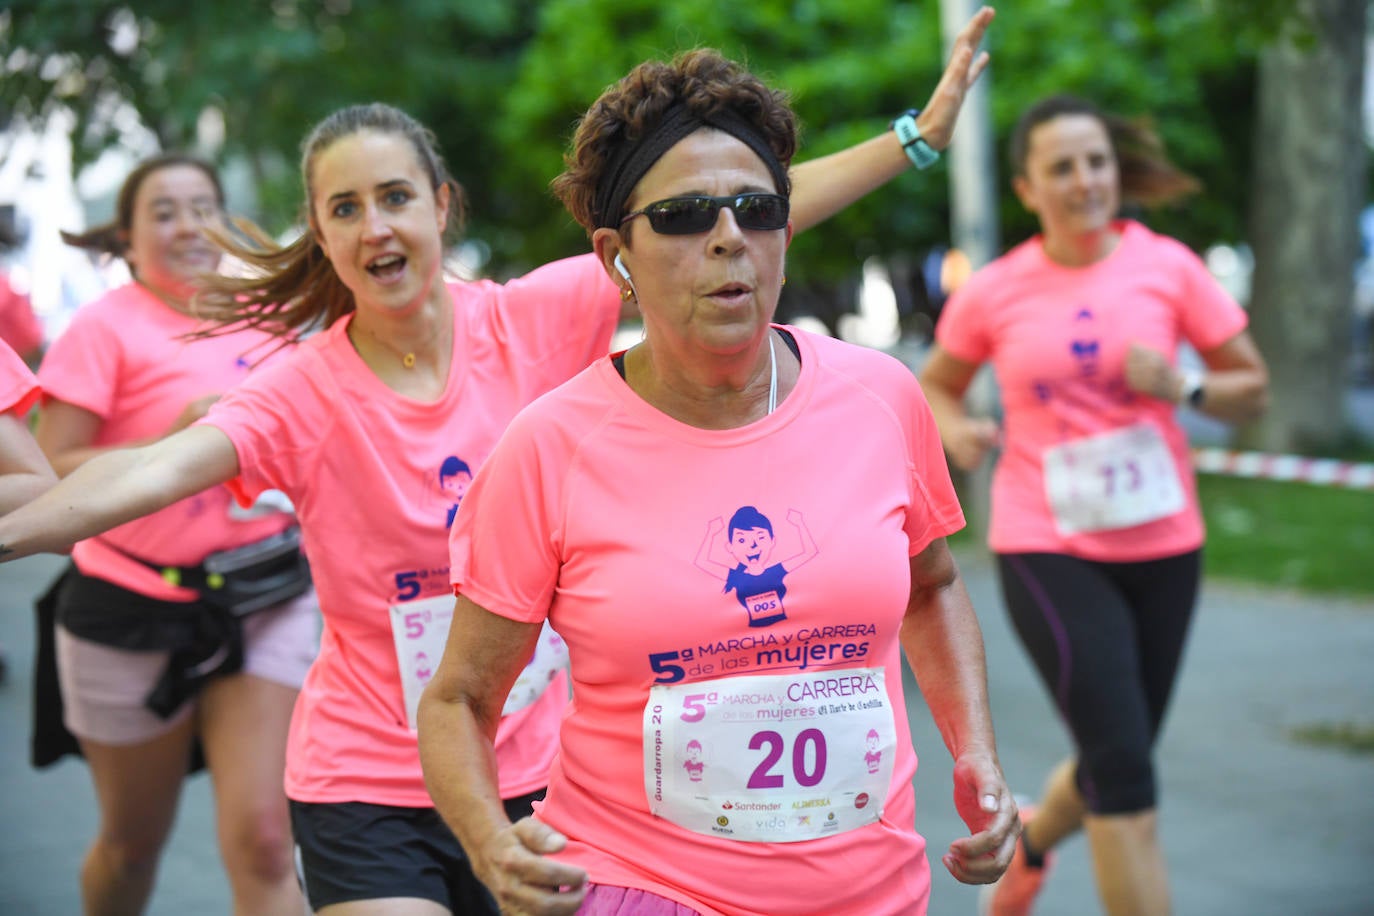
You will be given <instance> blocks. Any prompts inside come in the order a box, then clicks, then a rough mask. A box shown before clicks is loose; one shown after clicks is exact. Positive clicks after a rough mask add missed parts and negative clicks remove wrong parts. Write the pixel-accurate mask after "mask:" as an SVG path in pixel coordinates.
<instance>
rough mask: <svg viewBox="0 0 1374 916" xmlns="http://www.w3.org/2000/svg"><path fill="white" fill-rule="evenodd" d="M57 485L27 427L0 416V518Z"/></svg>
mask: <svg viewBox="0 0 1374 916" xmlns="http://www.w3.org/2000/svg"><path fill="white" fill-rule="evenodd" d="M56 482H57V475H56V474H54V473H53V469H52V468H51V467H50V466H49V465H48V460H47V459H46V458H45V457H44V456H43V450H42V449H40V448H39V447H38V443H37V442H35V441H34V440H33V436H31V435H29V428H28V425H27V424H26V423H25V422H24V420H23V419H21V418H20V417H16V416H14V415H13V414H8V413H7V414H0V515H2V514H4V513H6V512H9V511H10V510H11V509H17V508H18V507H20V506H22V505H24V503H26V502H29V501H30V500H32V499H34V498H35V497H37V496H38V495H39V494H40V493H42V492H43V491H44V490H46V489H48V487H51V486H52V485H53V484H54V483H56Z"/></svg>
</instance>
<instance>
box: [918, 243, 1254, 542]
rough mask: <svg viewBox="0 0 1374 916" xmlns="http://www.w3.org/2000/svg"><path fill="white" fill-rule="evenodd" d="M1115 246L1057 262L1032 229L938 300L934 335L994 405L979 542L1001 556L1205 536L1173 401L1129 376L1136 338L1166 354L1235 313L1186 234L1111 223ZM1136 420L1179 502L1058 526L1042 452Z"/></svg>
mask: <svg viewBox="0 0 1374 916" xmlns="http://www.w3.org/2000/svg"><path fill="white" fill-rule="evenodd" d="M1117 228H1118V230H1119V231H1120V233H1121V238H1120V241H1119V243H1118V244H1117V246H1116V249H1115V250H1114V251H1113V252H1112V253H1111V254H1110V255H1108V256H1107V257H1106V258H1103V259H1102V260H1101V261H1098V262H1097V263H1095V264H1092V265H1090V266H1088V267H1082V268H1069V267H1063V266H1060V265H1058V264H1056V263H1054V262H1053V261H1051V260H1050V259H1049V258H1048V257H1046V255H1045V253H1044V249H1043V247H1042V244H1041V240H1040V237H1039V236H1036V237H1035V238H1032V239H1030V240H1029V241H1027V242H1024V243H1022V244H1021V245H1018V246H1017V247H1015V248H1013V249H1012V250H1011V251H1009V252H1008V253H1007V254H1005V255H1004V256H1002V257H1001V258H999V259H997V260H996V261H994V262H992V263H991V264H989V265H988V266H987V267H985V268H983V269H982V270H980V271H978V272H977V273H975V274H974V275H973V276H972V277H971V278H970V279H969V281H968V283H967V284H966V285H965V286H964V287H963V288H962V289H960V290H959V291H958V292H957V293H956V294H955V295H954V296H953V297H951V298H950V300H949V303H948V304H947V305H946V306H945V309H944V312H943V313H942V314H941V316H940V321H939V323H938V325H937V326H936V329H935V338H936V340H937V341H938V342H939V344H940V345H941V346H942V347H944V349H945V350H946V351H948V352H949V353H950V355H952V356H954V357H956V358H958V359H961V360H964V361H966V362H969V363H974V364H978V363H983V362H986V361H991V362H992V365H993V368H994V369H995V371H996V375H997V382H998V387H999V389H1000V392H1001V397H1002V404H1003V410H1004V415H1005V420H1004V425H1005V430H1004V444H1003V449H1002V454H1001V458H1000V459H999V460H998V463H997V469H996V472H995V474H994V477H993V483H992V517H991V523H990V525H989V535H988V543H989V546H990V547H991V548H992V550H994V551H996V552H998V553H1021V552H1053V553H1067V554H1072V555H1075V556H1080V557H1083V558H1085V559H1090V560H1098V561H1105V562H1134V561H1140V560H1149V559H1157V558H1159V557H1165V556H1171V555H1174V554H1179V553H1184V552H1186V551H1189V550H1194V549H1196V548H1197V547H1199V546H1200V545H1201V544H1202V537H1203V530H1202V517H1201V513H1200V511H1199V509H1198V503H1197V486H1196V481H1195V479H1194V476H1193V470H1192V460H1191V458H1190V456H1189V452H1188V441H1187V437H1186V435H1185V433H1184V431H1183V429H1182V427H1181V426H1180V425H1179V423H1178V421H1177V419H1176V417H1175V408H1174V405H1173V404H1171V403H1169V402H1167V401H1162V400H1160V399H1158V398H1153V397H1150V396H1148V395H1142V394H1136V393H1134V392H1132V391H1131V390H1130V389H1129V388H1128V387H1127V386H1126V380H1125V376H1124V366H1125V359H1126V352H1127V350H1128V349H1129V347H1130V345H1131V344H1132V343H1139V344H1142V345H1144V346H1147V347H1150V348H1152V349H1154V350H1157V351H1159V352H1160V353H1163V354H1166V355H1167V356H1168V357H1169V359H1170V360H1171V361H1172V360H1173V359H1174V358H1175V355H1176V353H1177V351H1178V347H1179V343H1180V342H1181V341H1184V340H1186V341H1188V342H1189V343H1190V344H1192V346H1193V347H1195V348H1196V349H1198V350H1200V351H1206V350H1211V349H1213V348H1215V347H1218V346H1220V345H1221V344H1223V343H1225V342H1226V341H1228V340H1230V339H1232V338H1233V337H1235V336H1236V335H1237V334H1239V333H1240V332H1241V331H1243V330H1244V329H1245V326H1246V315H1245V312H1244V311H1243V310H1242V309H1241V308H1240V306H1239V305H1237V304H1236V303H1235V301H1234V300H1232V299H1231V297H1230V296H1228V295H1227V294H1226V292H1225V291H1224V290H1223V289H1222V288H1221V286H1220V285H1219V284H1218V283H1217V282H1216V281H1215V280H1214V279H1213V278H1212V276H1211V275H1210V274H1209V273H1208V272H1207V268H1206V266H1205V265H1204V264H1203V263H1202V261H1201V260H1200V259H1199V258H1198V257H1197V256H1196V255H1195V254H1193V253H1192V252H1191V251H1189V250H1188V248H1186V247H1185V246H1184V245H1183V244H1181V243H1180V242H1177V241H1175V240H1174V239H1171V238H1168V237H1166V236H1161V235H1156V234H1155V233H1153V232H1151V231H1150V230H1149V229H1147V228H1145V227H1144V226H1142V225H1141V224H1139V223H1136V222H1132V221H1129V220H1123V221H1121V222H1119V223H1118V224H1117ZM1133 424H1147V425H1148V426H1150V427H1153V428H1154V429H1155V430H1156V431H1157V432H1158V434H1159V436H1160V437H1162V439H1163V441H1164V443H1165V445H1167V448H1168V452H1169V454H1170V455H1171V456H1172V460H1173V465H1174V468H1175V470H1176V472H1177V475H1178V481H1179V483H1180V484H1181V485H1182V489H1183V494H1184V507H1183V509H1182V510H1181V511H1178V512H1176V513H1174V514H1172V515H1168V516H1166V517H1163V518H1159V519H1156V520H1154V521H1149V522H1145V523H1143V524H1137V525H1134V526H1130V527H1124V528H1114V529H1109V530H1098V531H1080V532H1076V533H1070V534H1061V533H1060V531H1059V529H1058V528H1057V527H1056V524H1055V520H1054V516H1053V514H1052V512H1051V509H1050V502H1049V499H1048V497H1047V496H1046V486H1045V476H1044V475H1045V468H1044V456H1045V454H1046V451H1047V450H1048V449H1050V448H1052V447H1056V446H1059V445H1061V444H1062V443H1066V442H1070V441H1074V440H1081V439H1082V438H1084V437H1087V436H1092V435H1095V434H1099V433H1105V432H1108V431H1111V430H1117V429H1121V428H1124V427H1128V426H1132V425H1133Z"/></svg>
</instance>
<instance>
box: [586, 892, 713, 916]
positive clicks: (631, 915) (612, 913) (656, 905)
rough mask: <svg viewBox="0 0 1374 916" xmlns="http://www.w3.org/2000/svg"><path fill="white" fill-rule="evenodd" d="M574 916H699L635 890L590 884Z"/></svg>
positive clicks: (675, 902) (672, 901)
mask: <svg viewBox="0 0 1374 916" xmlns="http://www.w3.org/2000/svg"><path fill="white" fill-rule="evenodd" d="M577 916H700V914H699V913H698V912H697V911H696V910H694V909H692V908H691V907H689V906H683V905H682V904H681V903H678V902H677V901H676V900H669V899H668V898H667V897H660V896H659V895H658V894H651V893H649V892H648V891H644V890H640V889H639V888H636V887H616V886H615V885H612V884H593V885H592V886H591V887H589V888H588V889H587V896H586V897H584V898H582V905H581V906H580V907H578V908H577Z"/></svg>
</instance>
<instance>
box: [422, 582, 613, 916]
mask: <svg viewBox="0 0 1374 916" xmlns="http://www.w3.org/2000/svg"><path fill="white" fill-rule="evenodd" d="M539 629H540V625H539V624H537V623H528V624H527V623H520V622H518V621H514V620H509V619H507V618H505V617H501V616H499V615H496V614H493V613H491V612H490V611H488V610H486V609H485V608H483V607H481V606H479V605H477V604H475V603H473V602H472V601H471V600H469V599H468V598H465V597H463V596H461V595H460V596H459V597H458V601H457V604H456V605H455V607H454V610H453V625H452V627H451V628H450V629H449V637H448V644H447V645H446V646H445V647H444V657H443V660H442V661H441V662H440V663H439V668H438V670H437V671H436V672H435V674H434V678H433V680H431V681H430V682H429V685H428V686H427V687H426V688H425V692H424V694H423V695H422V696H421V697H420V706H419V711H418V716H417V718H418V725H419V734H420V763H421V765H422V766H423V768H424V773H425V786H426V788H428V789H429V794H430V798H432V799H433V800H434V807H435V808H436V809H437V810H438V811H439V814H440V816H441V817H443V819H444V821H445V823H447V824H448V825H449V827H450V828H451V829H452V830H453V832H454V834H455V835H456V836H457V837H458V842H459V843H461V844H462V847H463V850H464V851H465V852H466V853H467V855H468V859H469V860H470V861H471V863H472V870H473V872H474V873H475V874H476V875H477V877H478V878H479V879H481V881H482V882H483V883H484V884H486V886H487V888H488V889H489V890H490V891H491V892H492V894H493V895H495V897H496V900H497V902H498V903H499V904H500V906H501V912H503V913H505V912H519V913H541V914H546V916H561V914H569V916H570V914H572V913H575V912H577V908H578V907H579V906H580V905H581V903H582V898H583V896H585V892H586V891H585V884H586V879H587V876H586V874H585V873H584V872H583V871H582V870H581V869H577V868H572V867H570V866H567V865H561V864H559V863H558V862H555V861H553V860H551V859H548V858H545V855H546V854H547V853H552V852H557V851H558V850H560V849H562V848H563V846H564V844H565V843H566V840H565V839H564V838H563V837H562V836H561V835H560V834H558V833H556V832H555V831H553V830H552V829H551V828H549V827H548V826H546V825H544V824H541V823H539V822H538V821H536V820H535V819H534V818H523V819H522V820H520V821H519V822H518V823H515V824H512V823H511V822H510V819H509V818H508V817H507V816H506V811H505V808H504V806H503V805H502V803H501V795H500V790H499V783H498V782H497V775H496V751H495V741H496V728H497V726H498V725H499V724H500V722H501V708H502V706H503V705H504V703H505V700H506V694H508V693H509V692H510V688H511V685H512V684H514V683H515V679H516V677H517V676H518V675H519V674H520V671H521V669H522V668H524V666H525V663H526V662H527V661H528V660H529V658H530V655H531V654H532V653H533V652H534V646H535V643H536V642H537V641H538V639H539ZM560 888H565V889H566V890H560Z"/></svg>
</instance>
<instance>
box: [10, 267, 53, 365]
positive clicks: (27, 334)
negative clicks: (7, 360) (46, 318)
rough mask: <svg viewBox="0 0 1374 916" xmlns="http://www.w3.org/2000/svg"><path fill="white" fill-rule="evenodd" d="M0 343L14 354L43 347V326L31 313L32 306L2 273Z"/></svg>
mask: <svg viewBox="0 0 1374 916" xmlns="http://www.w3.org/2000/svg"><path fill="white" fill-rule="evenodd" d="M0 341H4V342H5V343H7V344H9V345H10V347H11V348H12V349H13V350H14V352H16V353H22V354H25V355H27V354H29V353H32V352H34V351H35V350H37V349H38V348H39V347H41V346H43V325H42V323H41V322H39V320H38V316H37V315H35V314H34V313H33V304H32V303H31V302H29V297H28V296H25V295H24V294H23V293H20V292H19V291H18V290H16V289H15V288H14V287H13V286H12V285H11V284H10V278H9V277H7V276H6V275H5V274H3V273H0Z"/></svg>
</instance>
